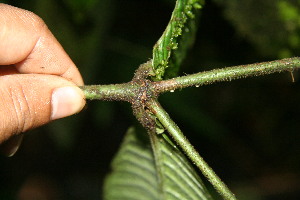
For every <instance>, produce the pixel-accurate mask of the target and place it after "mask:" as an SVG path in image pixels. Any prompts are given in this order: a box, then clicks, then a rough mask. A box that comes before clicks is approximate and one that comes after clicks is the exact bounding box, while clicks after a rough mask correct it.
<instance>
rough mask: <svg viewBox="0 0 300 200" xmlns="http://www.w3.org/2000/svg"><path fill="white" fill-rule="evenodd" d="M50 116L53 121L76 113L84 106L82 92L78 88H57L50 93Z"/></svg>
mask: <svg viewBox="0 0 300 200" xmlns="http://www.w3.org/2000/svg"><path fill="white" fill-rule="evenodd" d="M51 103H52V114H51V117H50V119H51V120H55V119H59V118H63V117H67V116H70V115H73V114H75V113H78V112H79V111H81V110H82V108H83V107H84V105H85V99H84V96H83V93H82V91H81V90H80V89H79V88H78V87H72V86H68V87H62V88H57V89H55V90H54V91H53V93H52V101H51Z"/></svg>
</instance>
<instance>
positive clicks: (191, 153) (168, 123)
mask: <svg viewBox="0 0 300 200" xmlns="http://www.w3.org/2000/svg"><path fill="white" fill-rule="evenodd" d="M147 106H148V108H149V109H150V110H151V111H152V112H153V114H154V115H155V116H156V117H157V118H158V119H159V121H160V122H161V123H162V125H163V126H164V127H165V128H166V129H167V131H168V132H169V134H170V135H171V137H172V138H173V139H174V141H175V142H176V143H177V144H178V146H179V147H180V148H181V149H182V150H183V151H184V153H186V155H187V156H188V157H189V159H190V160H191V161H192V162H193V163H194V164H195V165H196V166H197V167H198V168H199V169H200V170H201V172H202V173H203V175H204V176H205V177H206V178H207V179H208V181H209V182H210V183H211V184H212V185H213V186H214V187H215V189H216V190H217V191H218V192H219V193H220V195H221V196H222V197H223V198H224V199H226V200H235V199H236V198H235V196H234V194H233V193H232V192H231V191H230V190H229V189H228V187H227V186H226V185H225V183H223V182H222V180H221V179H220V178H219V177H218V176H217V175H216V174H215V172H214V171H213V170H212V168H211V167H210V166H209V165H208V164H207V163H206V162H205V161H204V160H203V158H202V157H201V156H200V155H199V153H198V152H197V151H196V149H195V148H194V147H193V145H191V143H190V142H189V141H188V139H187V138H186V137H185V136H184V135H183V133H182V132H181V130H180V129H179V127H178V126H177V125H176V124H175V122H174V121H173V120H172V119H171V118H170V116H169V115H168V113H167V112H166V111H165V110H164V109H163V108H162V107H161V105H160V104H159V103H158V102H157V101H151V102H149V103H148V105H147Z"/></svg>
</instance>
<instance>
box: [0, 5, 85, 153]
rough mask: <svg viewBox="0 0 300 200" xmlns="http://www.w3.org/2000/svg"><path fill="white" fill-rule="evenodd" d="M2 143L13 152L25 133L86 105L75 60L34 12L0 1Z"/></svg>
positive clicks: (0, 130)
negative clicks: (73, 60)
mask: <svg viewBox="0 0 300 200" xmlns="http://www.w3.org/2000/svg"><path fill="white" fill-rule="evenodd" d="M0 13H1V15H0V143H4V144H2V145H1V146H0V147H1V148H2V149H3V148H5V154H6V155H13V154H14V153H15V152H16V151H17V149H18V147H19V145H20V142H21V138H22V137H21V136H22V133H23V132H26V131H27V130H30V129H33V128H35V127H38V126H41V125H43V124H46V123H48V122H50V121H52V120H55V119H59V118H63V117H66V116H69V115H72V114H75V113H77V112H79V111H80V110H81V109H82V108H83V107H84V105H85V99H84V95H83V93H82V91H81V90H80V89H79V88H78V87H77V86H80V85H83V80H82V77H81V75H80V73H79V71H78V69H77V68H76V66H75V64H74V63H73V62H72V60H71V59H70V58H69V56H68V55H67V54H66V52H65V51H64V50H63V48H62V47H61V45H60V44H59V42H58V41H57V40H56V39H55V37H54V36H53V35H52V34H51V32H50V31H49V29H48V28H47V26H46V25H45V23H44V22H43V21H42V20H41V19H40V18H39V17H38V16H36V15H35V14H33V13H31V12H29V11H25V10H22V9H19V8H16V7H12V6H9V5H6V4H1V3H0Z"/></svg>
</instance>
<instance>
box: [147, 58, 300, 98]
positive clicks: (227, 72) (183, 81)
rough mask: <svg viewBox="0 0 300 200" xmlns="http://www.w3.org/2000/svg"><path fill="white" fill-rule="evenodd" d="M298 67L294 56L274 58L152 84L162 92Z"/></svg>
mask: <svg viewBox="0 0 300 200" xmlns="http://www.w3.org/2000/svg"><path fill="white" fill-rule="evenodd" d="M299 68H300V58H299V57H295V58H287V59H282V60H275V61H271V62H263V63H255V64H249V65H240V66H235V67H226V68H223V69H214V70H211V71H206V72H200V73H196V74H191V75H187V76H182V77H177V78H173V79H169V80H164V81H158V82H154V83H153V85H154V88H155V91H156V92H157V93H163V92H167V91H171V90H175V89H181V88H185V87H190V86H201V85H208V84H212V83H214V82H221V81H231V80H234V79H240V78H246V77H251V76H260V75H266V74H271V73H275V72H283V71H289V72H293V71H294V70H296V69H299Z"/></svg>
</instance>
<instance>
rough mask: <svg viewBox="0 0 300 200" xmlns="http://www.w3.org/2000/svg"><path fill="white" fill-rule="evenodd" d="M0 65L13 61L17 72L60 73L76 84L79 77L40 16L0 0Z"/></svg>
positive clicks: (80, 78) (81, 81)
mask: <svg viewBox="0 0 300 200" xmlns="http://www.w3.org/2000/svg"><path fill="white" fill-rule="evenodd" d="M0 13H1V15H0V30H1V32H0V41H1V43H0V65H11V64H16V63H17V64H16V65H15V66H16V68H17V70H18V71H19V72H20V73H39V74H52V75H59V76H62V77H64V78H66V79H69V80H71V81H73V82H74V83H76V84H77V85H83V80H82V77H81V75H80V73H79V71H78V69H77V68H76V66H75V64H74V63H73V62H72V60H71V59H70V57H69V56H68V55H67V54H66V52H65V51H64V50H63V48H62V46H61V45H60V44H59V42H58V41H57V40H56V39H55V37H54V36H53V35H52V33H51V32H50V31H49V29H48V28H47V26H46V25H45V23H44V22H43V20H42V19H41V18H39V17H38V16H37V15H35V14H33V13H32V12H29V11H26V10H22V9H19V8H16V7H12V6H9V5H5V4H1V3H0Z"/></svg>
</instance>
